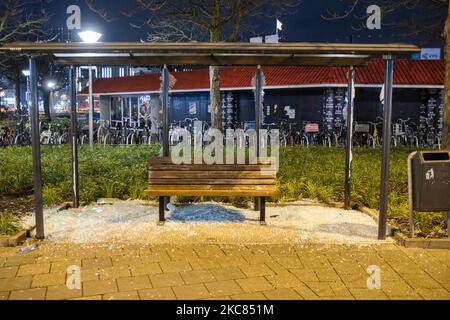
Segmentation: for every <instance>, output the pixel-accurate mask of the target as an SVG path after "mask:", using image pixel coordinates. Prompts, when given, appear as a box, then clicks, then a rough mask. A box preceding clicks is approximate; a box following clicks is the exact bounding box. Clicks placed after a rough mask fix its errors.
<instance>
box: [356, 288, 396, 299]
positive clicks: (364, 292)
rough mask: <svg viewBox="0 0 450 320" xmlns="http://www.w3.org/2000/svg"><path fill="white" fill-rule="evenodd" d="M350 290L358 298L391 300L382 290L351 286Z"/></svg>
mask: <svg viewBox="0 0 450 320" xmlns="http://www.w3.org/2000/svg"><path fill="white" fill-rule="evenodd" d="M349 290H350V292H351V293H352V295H353V296H354V297H355V298H356V299H357V300H389V298H388V297H387V295H386V294H385V293H384V292H383V291H382V290H377V289H374V290H370V289H367V288H365V289H362V288H349Z"/></svg>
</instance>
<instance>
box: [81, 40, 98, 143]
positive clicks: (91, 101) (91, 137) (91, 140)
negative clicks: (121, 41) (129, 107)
mask: <svg viewBox="0 0 450 320" xmlns="http://www.w3.org/2000/svg"><path fill="white" fill-rule="evenodd" d="M78 36H79V37H80V38H81V40H83V42H84V43H96V42H97V41H98V40H100V38H101V37H102V34H101V33H98V32H95V31H84V32H80V33H78ZM89 150H90V151H93V150H94V98H93V93H92V65H90V66H89Z"/></svg>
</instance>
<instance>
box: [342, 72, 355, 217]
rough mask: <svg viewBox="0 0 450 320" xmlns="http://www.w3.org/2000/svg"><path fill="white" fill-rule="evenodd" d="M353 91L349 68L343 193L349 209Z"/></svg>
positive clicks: (353, 76)
mask: <svg viewBox="0 0 450 320" xmlns="http://www.w3.org/2000/svg"><path fill="white" fill-rule="evenodd" d="M354 89H355V69H354V68H353V66H350V68H349V70H348V89H347V138H346V142H345V187H344V189H345V191H344V208H345V209H347V210H350V209H351V204H350V200H351V199H350V193H351V181H352V180H351V176H352V161H353V153H352V147H353V112H354V102H355V97H354Z"/></svg>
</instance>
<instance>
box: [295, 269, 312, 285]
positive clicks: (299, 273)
mask: <svg viewBox="0 0 450 320" xmlns="http://www.w3.org/2000/svg"><path fill="white" fill-rule="evenodd" d="M289 271H290V272H291V273H293V274H294V275H295V276H296V277H297V278H298V279H299V280H301V281H302V282H306V281H319V278H317V275H316V273H315V272H314V270H312V269H290V270H289Z"/></svg>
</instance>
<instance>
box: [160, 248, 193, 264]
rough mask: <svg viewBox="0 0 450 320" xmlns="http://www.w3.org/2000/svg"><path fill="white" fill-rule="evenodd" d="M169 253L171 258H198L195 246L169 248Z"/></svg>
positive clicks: (184, 259)
mask: <svg viewBox="0 0 450 320" xmlns="http://www.w3.org/2000/svg"><path fill="white" fill-rule="evenodd" d="M167 254H168V255H169V257H170V259H171V260H174V261H176V260H183V261H190V260H196V259H198V258H199V257H198V255H197V253H196V252H195V250H194V249H193V248H183V249H179V248H171V249H168V250H167Z"/></svg>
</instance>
